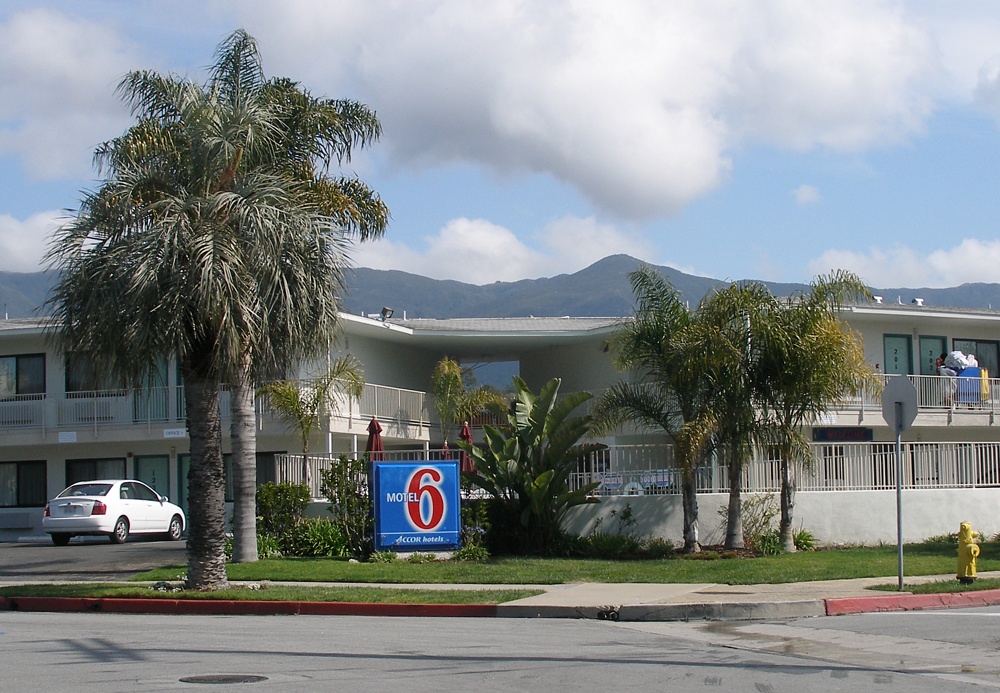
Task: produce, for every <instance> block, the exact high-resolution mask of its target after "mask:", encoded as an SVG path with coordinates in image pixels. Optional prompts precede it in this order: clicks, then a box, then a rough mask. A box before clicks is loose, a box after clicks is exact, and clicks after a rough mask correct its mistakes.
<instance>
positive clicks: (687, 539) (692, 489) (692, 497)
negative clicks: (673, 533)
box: [681, 474, 701, 553]
mask: <svg viewBox="0 0 1000 693" xmlns="http://www.w3.org/2000/svg"><path fill="white" fill-rule="evenodd" d="M681 498H682V499H683V502H684V549H683V551H684V553H700V552H701V544H699V543H698V487H697V486H696V485H695V479H694V475H693V474H685V475H684V478H683V479H682V481H681Z"/></svg>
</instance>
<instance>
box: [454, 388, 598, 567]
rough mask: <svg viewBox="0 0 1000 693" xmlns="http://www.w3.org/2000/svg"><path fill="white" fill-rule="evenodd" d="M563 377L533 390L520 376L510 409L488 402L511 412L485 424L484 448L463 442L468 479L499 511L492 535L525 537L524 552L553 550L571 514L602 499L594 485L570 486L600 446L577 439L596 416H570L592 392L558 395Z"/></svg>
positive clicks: (493, 520)
mask: <svg viewBox="0 0 1000 693" xmlns="http://www.w3.org/2000/svg"><path fill="white" fill-rule="evenodd" d="M560 382H561V381H560V380H559V379H558V378H555V379H553V380H550V381H549V382H548V383H547V384H546V385H545V386H544V387H543V388H542V390H541V392H540V393H539V394H538V395H535V394H534V393H532V392H531V390H529V389H528V386H527V384H526V383H525V382H524V381H523V380H521V379H520V378H514V387H515V389H516V391H517V395H516V397H515V398H514V400H513V402H512V403H511V405H510V407H509V409H508V410H506V411H505V410H503V409H502V408H500V407H498V406H496V405H493V406H491V407H490V409H491V411H492V412H493V413H494V414H497V415H498V416H504V417H506V419H507V424H506V425H504V426H501V427H499V428H494V427H493V426H489V425H487V426H485V427H484V428H483V432H484V435H485V438H486V443H485V445H484V447H482V448H480V447H476V446H473V445H469V444H467V443H465V442H464V441H460V442H459V445H460V446H461V447H462V449H463V450H465V452H467V453H468V454H469V455H470V456H471V457H472V458H473V461H474V462H475V467H476V472H475V473H474V474H473V475H471V476H470V477H469V478H470V480H471V481H472V483H473V484H475V485H476V486H479V487H480V488H482V489H483V490H485V491H486V492H487V493H489V494H490V496H491V497H492V498H493V501H494V504H495V505H496V506H497V508H498V512H497V513H494V514H492V515H491V517H490V520H491V523H492V526H493V529H494V533H496V532H497V531H503V532H505V533H506V532H510V533H512V534H514V533H517V534H520V535H521V537H523V539H522V543H520V545H519V546H518V547H517V550H519V551H522V552H523V551H529V552H536V553H545V552H548V551H551V550H552V549H553V547H554V546H555V542H556V540H557V539H558V537H559V535H560V534H561V529H560V524H561V522H562V519H563V517H565V515H566V512H567V511H568V510H569V509H570V508H572V507H574V506H576V505H580V504H581V503H596V502H598V501H597V499H596V498H593V497H591V496H589V494H590V492H591V491H593V490H594V489H595V488H596V487H597V484H596V483H595V484H590V485H588V486H585V487H583V488H580V489H577V490H575V491H571V490H570V489H569V483H568V479H569V475H570V474H571V473H572V472H573V470H574V469H576V465H577V461H578V460H579V458H580V457H581V456H582V455H586V454H587V453H589V452H590V451H592V450H594V449H597V447H598V446H596V445H579V444H578V443H579V441H580V439H581V438H583V437H584V436H585V435H587V433H588V432H589V431H590V429H591V418H590V416H580V417H575V418H570V414H572V412H573V411H574V410H575V409H576V408H577V407H578V406H580V405H581V404H583V403H584V402H585V401H587V400H588V399H590V394H589V393H585V392H577V393H573V394H571V395H567V396H566V397H564V398H563V399H561V400H558V399H557V397H558V394H559V385H560ZM515 516H516V522H513V521H512V520H513V519H514V517H515ZM498 521H499V522H498Z"/></svg>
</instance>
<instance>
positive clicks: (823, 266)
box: [809, 238, 1000, 288]
mask: <svg viewBox="0 0 1000 693" xmlns="http://www.w3.org/2000/svg"><path fill="white" fill-rule="evenodd" d="M809 268H810V271H811V272H812V273H813V274H823V273H827V272H829V271H830V270H832V269H846V270H850V271H852V272H855V273H856V274H858V275H859V276H860V277H861V278H862V279H864V280H865V281H866V282H867V283H869V284H871V285H872V286H878V287H883V288H896V287H913V288H921V287H928V288H944V287H952V286H959V285H961V284H966V283H971V282H986V283H1000V240H990V241H982V240H978V239H974V238H966V239H965V240H963V241H962V242H961V243H960V244H958V245H957V246H955V247H953V248H947V249H943V248H942V249H939V250H935V251H933V252H931V253H929V254H927V255H921V254H919V253H917V252H916V251H915V250H913V249H912V248H908V247H906V246H894V247H892V248H877V247H872V248H869V250H868V252H867V253H859V252H854V251H848V250H828V251H826V252H825V253H823V255H821V256H820V257H819V258H817V259H816V260H813V261H812V262H810V263H809Z"/></svg>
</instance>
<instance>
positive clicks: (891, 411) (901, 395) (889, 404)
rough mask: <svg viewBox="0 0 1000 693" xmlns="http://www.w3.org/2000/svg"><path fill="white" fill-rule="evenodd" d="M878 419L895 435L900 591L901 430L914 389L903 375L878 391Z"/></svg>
mask: <svg viewBox="0 0 1000 693" xmlns="http://www.w3.org/2000/svg"><path fill="white" fill-rule="evenodd" d="M882 418H883V419H885V422H886V423H887V424H889V425H890V426H892V430H893V432H894V433H895V434H896V556H897V563H898V567H899V589H900V590H902V589H903V443H902V435H903V431H906V430H909V428H910V425H911V424H912V423H913V420H914V419H916V418H917V389H916V388H915V387H913V383H911V382H910V379H909V378H907V377H906V376H905V375H894V376H892V377H890V378H889V379H888V381H887V382H886V384H885V389H884V390H883V391H882Z"/></svg>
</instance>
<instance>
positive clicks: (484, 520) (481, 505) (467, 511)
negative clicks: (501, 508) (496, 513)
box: [462, 498, 490, 548]
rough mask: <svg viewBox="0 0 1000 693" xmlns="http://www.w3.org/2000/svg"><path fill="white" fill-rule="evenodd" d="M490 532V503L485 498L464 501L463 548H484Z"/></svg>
mask: <svg viewBox="0 0 1000 693" xmlns="http://www.w3.org/2000/svg"><path fill="white" fill-rule="evenodd" d="M489 530H490V520H489V502H488V501H487V500H486V499H483V498H472V499H470V500H466V501H462V547H463V548H464V547H467V546H484V544H485V543H486V535H487V534H488V533H489Z"/></svg>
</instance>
